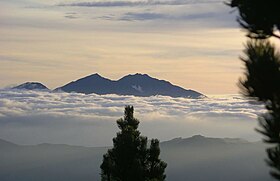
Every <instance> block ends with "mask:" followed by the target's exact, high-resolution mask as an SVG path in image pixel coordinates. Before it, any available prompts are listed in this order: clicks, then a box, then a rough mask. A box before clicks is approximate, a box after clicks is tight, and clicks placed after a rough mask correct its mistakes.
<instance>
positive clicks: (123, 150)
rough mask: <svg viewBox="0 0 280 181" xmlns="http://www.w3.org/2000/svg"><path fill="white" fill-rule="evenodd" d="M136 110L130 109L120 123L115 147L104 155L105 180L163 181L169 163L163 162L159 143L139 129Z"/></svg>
mask: <svg viewBox="0 0 280 181" xmlns="http://www.w3.org/2000/svg"><path fill="white" fill-rule="evenodd" d="M133 111H134V109H133V107H132V106H126V107H125V112H124V119H119V120H117V124H118V127H119V129H120V130H121V131H120V132H118V133H117V137H115V138H114V139H113V143H114V146H113V148H112V149H109V150H108V152H107V153H106V154H105V155H104V156H103V163H102V164H101V166H100V168H101V178H102V180H103V181H132V180H133V181H150V180H154V181H163V180H164V179H165V177H166V176H165V175H164V170H165V168H166V166H167V165H166V163H164V162H163V161H161V160H160V159H159V154H160V149H159V141H158V140H152V141H151V146H150V148H149V149H148V148H147V138H146V137H143V136H141V135H140V132H139V131H138V130H137V128H138V125H139V121H138V120H137V119H135V118H134V116H133Z"/></svg>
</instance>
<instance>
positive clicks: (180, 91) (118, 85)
mask: <svg viewBox="0 0 280 181" xmlns="http://www.w3.org/2000/svg"><path fill="white" fill-rule="evenodd" d="M56 90H62V91H64V92H77V93H85V94H91V93H95V94H100V95H102V94H117V95H134V96H144V97H147V96H154V95H163V96H171V97H188V98H200V97H205V96H204V95H203V94H201V93H199V92H197V91H194V90H186V89H184V88H181V87H179V86H176V85H173V84H171V83H170V82H168V81H165V80H159V79H156V78H153V77H150V76H149V75H147V74H138V73H137V74H134V75H127V76H124V77H123V78H121V79H119V80H117V81H114V80H110V79H107V78H104V77H102V76H100V75H99V74H92V75H90V76H87V77H84V78H81V79H78V80H76V81H72V82H70V83H68V84H66V85H64V86H62V87H59V88H57V89H56Z"/></svg>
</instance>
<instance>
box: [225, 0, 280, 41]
mask: <svg viewBox="0 0 280 181" xmlns="http://www.w3.org/2000/svg"><path fill="white" fill-rule="evenodd" d="M228 4H229V5H230V6H231V7H234V8H237V9H238V10H239V17H238V19H237V20H238V22H239V24H240V25H241V26H242V27H243V28H245V29H246V30H247V31H248V36H249V37H252V38H261V39H264V38H268V37H270V36H275V37H278V38H280V37H279V35H277V34H276V32H279V30H280V14H279V7H280V1H279V0H231V1H230V3H228Z"/></svg>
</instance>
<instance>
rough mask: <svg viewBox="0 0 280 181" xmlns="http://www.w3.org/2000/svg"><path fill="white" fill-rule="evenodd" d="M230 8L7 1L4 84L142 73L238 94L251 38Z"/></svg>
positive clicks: (127, 1)
mask: <svg viewBox="0 0 280 181" xmlns="http://www.w3.org/2000/svg"><path fill="white" fill-rule="evenodd" d="M85 2H87V3H85ZM230 12H231V9H230V8H228V7H227V6H225V5H224V3H223V0H149V1H144V0H119V1H116V0H105V1H93V0H85V1H83V0H76V1H75V0H73V1H66V0H64V1H63V0H52V1H47V2H46V1H43V0H0V35H1V36H0V87H5V86H10V85H14V84H19V83H22V82H25V81H39V82H42V83H44V84H45V85H46V86H48V87H49V88H56V87H58V86H61V85H63V84H65V83H67V82H69V81H72V80H76V79H78V78H81V77H83V76H86V75H89V74H92V73H95V72H97V73H99V74H101V75H103V76H105V77H108V78H111V79H119V78H120V77H122V76H123V75H125V74H129V73H136V72H140V73H147V74H149V75H151V76H153V77H157V78H159V79H165V80H169V81H170V82H172V83H173V84H177V85H180V86H182V87H185V88H191V89H195V90H197V91H200V92H202V93H205V94H225V93H237V92H238V87H237V86H236V83H237V82H238V78H239V77H240V76H241V75H242V71H243V70H242V64H241V62H240V61H239V60H238V56H239V55H240V54H241V50H242V44H243V43H244V42H245V39H244V34H243V33H242V32H241V30H240V29H239V28H238V25H237V23H236V22H235V14H234V13H230Z"/></svg>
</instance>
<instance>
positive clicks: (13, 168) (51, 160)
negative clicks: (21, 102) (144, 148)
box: [0, 135, 273, 181]
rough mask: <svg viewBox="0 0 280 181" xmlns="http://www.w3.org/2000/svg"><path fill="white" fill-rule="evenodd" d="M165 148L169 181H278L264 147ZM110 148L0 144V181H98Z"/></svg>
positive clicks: (227, 142)
mask: <svg viewBox="0 0 280 181" xmlns="http://www.w3.org/2000/svg"><path fill="white" fill-rule="evenodd" d="M160 147H161V158H162V159H163V160H164V161H166V162H167V163H168V166H167V169H166V174H167V179H166V180H167V181H169V180H170V181H186V180H187V181H188V180H190V181H264V180H265V181H273V179H272V178H271V177H270V176H269V167H268V166H267V165H266V163H265V161H264V158H265V155H266V154H265V145H264V144H262V143H261V142H257V143H251V142H248V141H245V140H242V139H228V138H225V139H222V138H207V137H204V136H200V135H197V136H193V137H191V138H176V139H173V140H170V141H166V142H162V143H161V145H160ZM108 148H109V147H100V148H90V147H81V146H70V145H62V144H60V145H57V144H40V145H34V146H19V145H15V144H13V143H9V142H7V141H4V140H0V180H1V181H18V180H20V181H32V180H34V181H37V180H40V181H50V180H51V181H77V180H82V181H92V180H95V181H99V180H100V168H99V166H100V164H101V162H102V155H103V154H104V153H106V151H107V149H108Z"/></svg>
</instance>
